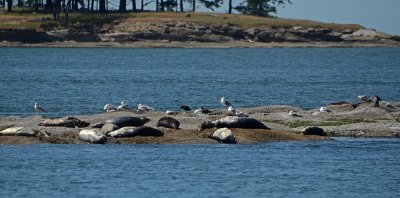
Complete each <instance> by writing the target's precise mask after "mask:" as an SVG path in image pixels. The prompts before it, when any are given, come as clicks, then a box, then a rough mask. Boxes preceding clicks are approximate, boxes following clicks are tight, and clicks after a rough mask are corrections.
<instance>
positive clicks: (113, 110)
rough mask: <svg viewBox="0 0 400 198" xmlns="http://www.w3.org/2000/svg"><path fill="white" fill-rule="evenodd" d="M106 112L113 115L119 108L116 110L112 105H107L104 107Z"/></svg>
mask: <svg viewBox="0 0 400 198" xmlns="http://www.w3.org/2000/svg"><path fill="white" fill-rule="evenodd" d="M104 111H106V112H107V113H111V112H115V111H117V108H115V107H114V106H112V105H111V104H106V105H104Z"/></svg>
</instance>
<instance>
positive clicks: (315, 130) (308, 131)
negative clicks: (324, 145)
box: [302, 126, 326, 136]
mask: <svg viewBox="0 0 400 198" xmlns="http://www.w3.org/2000/svg"><path fill="white" fill-rule="evenodd" d="M302 132H303V134H304V135H319V136H326V133H325V131H324V129H322V128H319V127H314V126H309V127H306V128H304V129H303V130H302Z"/></svg>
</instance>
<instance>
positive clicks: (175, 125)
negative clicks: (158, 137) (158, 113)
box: [157, 116, 180, 129]
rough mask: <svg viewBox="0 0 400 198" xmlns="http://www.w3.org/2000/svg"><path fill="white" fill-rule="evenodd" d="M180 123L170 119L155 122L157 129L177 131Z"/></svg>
mask: <svg viewBox="0 0 400 198" xmlns="http://www.w3.org/2000/svg"><path fill="white" fill-rule="evenodd" d="M179 125H180V122H179V121H178V120H177V119H175V118H172V117H167V116H166V117H162V118H160V120H158V122H157V127H161V126H162V127H166V128H171V129H179Z"/></svg>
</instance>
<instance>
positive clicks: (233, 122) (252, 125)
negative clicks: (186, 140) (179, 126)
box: [197, 116, 270, 131]
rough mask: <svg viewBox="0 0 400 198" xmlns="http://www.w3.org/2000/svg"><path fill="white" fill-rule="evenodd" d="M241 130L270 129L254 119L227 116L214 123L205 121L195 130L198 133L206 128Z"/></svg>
mask: <svg viewBox="0 0 400 198" xmlns="http://www.w3.org/2000/svg"><path fill="white" fill-rule="evenodd" d="M213 127H216V128H218V129H219V128H224V127H226V128H242V129H270V128H269V127H267V126H265V125H264V124H263V123H262V122H260V121H258V120H257V119H255V118H250V117H238V116H227V117H225V118H222V119H219V120H216V121H205V122H203V123H202V124H200V126H199V127H198V128H197V130H198V131H201V130H204V129H208V128H213Z"/></svg>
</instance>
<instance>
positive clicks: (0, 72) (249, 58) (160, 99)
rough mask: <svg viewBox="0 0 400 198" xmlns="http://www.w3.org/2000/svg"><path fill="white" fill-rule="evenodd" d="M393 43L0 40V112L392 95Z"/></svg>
mask: <svg viewBox="0 0 400 198" xmlns="http://www.w3.org/2000/svg"><path fill="white" fill-rule="evenodd" d="M399 54H400V48H334V49H332V48H329V49H319V48H307V49H301V48H300V49H118V48H112V49H110V48H91V49H86V48H82V49H74V48H0V104H1V105H0V115H3V116H7V115H21V116H27V115H31V114H32V113H34V112H33V108H32V106H33V104H34V103H35V102H37V103H39V104H41V105H42V106H43V107H44V108H45V109H47V110H48V111H49V112H50V113H49V115H48V116H63V115H76V114H92V113H99V112H102V108H103V106H104V104H106V103H113V104H116V105H117V104H119V103H120V102H121V101H125V102H127V103H128V104H130V105H131V106H137V104H139V103H144V104H147V105H150V106H153V107H155V108H156V110H166V109H169V110H177V109H178V107H179V106H180V105H181V104H187V105H189V106H191V107H193V108H198V107H200V106H206V107H209V108H220V107H221V106H220V104H219V98H220V97H221V96H225V97H226V98H227V99H228V100H230V101H231V103H233V104H234V106H236V107H255V106H261V105H271V104H286V105H294V106H298V107H302V108H317V107H319V106H321V105H326V104H328V103H331V102H338V101H349V102H355V101H356V98H357V96H358V95H361V94H363V95H379V96H380V97H381V98H383V99H384V100H388V101H392V100H399V99H400V78H399V76H400V56H399Z"/></svg>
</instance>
